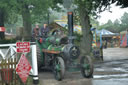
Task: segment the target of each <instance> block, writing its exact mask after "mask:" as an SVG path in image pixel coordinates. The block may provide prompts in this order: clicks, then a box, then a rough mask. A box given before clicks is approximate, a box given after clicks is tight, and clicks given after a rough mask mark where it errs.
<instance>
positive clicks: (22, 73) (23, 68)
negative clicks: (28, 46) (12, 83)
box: [16, 54, 32, 84]
mask: <svg viewBox="0 0 128 85" xmlns="http://www.w3.org/2000/svg"><path fill="white" fill-rule="evenodd" d="M31 68H32V67H31V65H30V63H29V62H28V60H27V58H26V57H25V55H24V54H23V55H21V58H20V60H19V63H18V65H17V67H16V72H17V74H18V75H19V77H20V78H21V80H22V82H23V83H24V84H25V83H26V80H27V77H28V75H29V72H30V70H31Z"/></svg>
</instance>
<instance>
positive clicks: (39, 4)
mask: <svg viewBox="0 0 128 85" xmlns="http://www.w3.org/2000/svg"><path fill="white" fill-rule="evenodd" d="M61 2H62V0H17V10H18V13H19V14H21V15H22V18H23V26H24V30H23V33H24V34H23V38H24V39H25V40H30V37H31V30H32V27H31V25H32V23H34V22H42V21H44V19H46V16H47V14H48V9H49V8H50V7H51V8H56V9H57V3H61ZM39 20H41V21H39Z"/></svg>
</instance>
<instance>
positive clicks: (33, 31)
mask: <svg viewBox="0 0 128 85" xmlns="http://www.w3.org/2000/svg"><path fill="white" fill-rule="evenodd" d="M39 35H40V28H39V24H36V26H35V28H34V29H33V30H32V41H35V40H36V38H37V37H38V36H39Z"/></svg>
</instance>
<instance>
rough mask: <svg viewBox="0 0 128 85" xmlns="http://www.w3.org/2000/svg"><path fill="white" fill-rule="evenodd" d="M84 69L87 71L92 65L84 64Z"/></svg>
mask: <svg viewBox="0 0 128 85" xmlns="http://www.w3.org/2000/svg"><path fill="white" fill-rule="evenodd" d="M82 67H84V68H85V69H90V65H89V64H84V65H82Z"/></svg>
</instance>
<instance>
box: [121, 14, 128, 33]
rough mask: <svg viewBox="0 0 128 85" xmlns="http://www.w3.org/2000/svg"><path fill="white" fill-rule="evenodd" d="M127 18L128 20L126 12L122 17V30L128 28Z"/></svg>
mask: <svg viewBox="0 0 128 85" xmlns="http://www.w3.org/2000/svg"><path fill="white" fill-rule="evenodd" d="M127 20H128V13H127V12H125V13H124V14H123V16H122V17H121V27H122V29H121V31H123V30H125V29H128V21H127Z"/></svg>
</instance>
